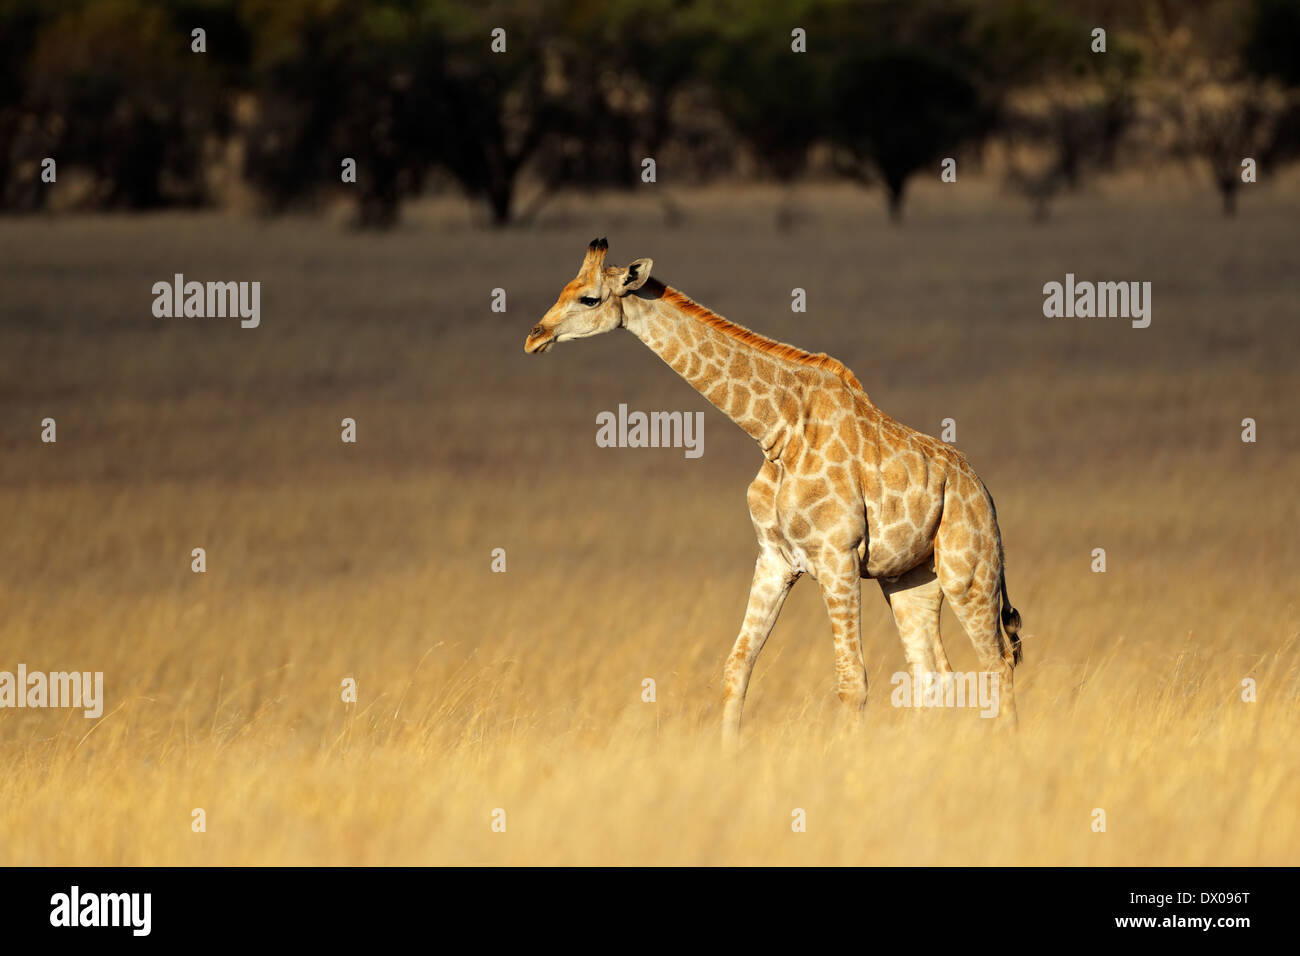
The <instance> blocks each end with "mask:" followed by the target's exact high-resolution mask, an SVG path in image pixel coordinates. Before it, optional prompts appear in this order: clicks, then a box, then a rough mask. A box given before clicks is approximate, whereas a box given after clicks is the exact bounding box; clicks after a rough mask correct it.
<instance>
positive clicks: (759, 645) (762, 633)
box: [722, 548, 799, 747]
mask: <svg viewBox="0 0 1300 956" xmlns="http://www.w3.org/2000/svg"><path fill="white" fill-rule="evenodd" d="M798 577H799V572H798V571H797V570H795V569H794V568H793V567H791V565H790V562H788V561H787V560H786V559H785V558H784V557H782V556H781V554H780V553H779V552H777V551H775V550H772V549H767V548H765V549H764V550H763V551H762V552H761V553H760V554H759V556H758V561H757V562H756V563H755V565H754V582H753V584H751V585H750V587H749V607H748V608H747V609H746V610H745V623H744V624H742V625H741V628H740V634H739V635H738V636H737V637H736V643H735V644H734V645H733V646H732V648H731V654H730V655H729V656H728V657H727V664H726V668H725V671H724V675H723V680H722V687H723V692H722V693H723V712H722V739H723V742H724V743H725V744H727V745H728V746H730V747H734V746H735V745H736V744H737V743H738V742H739V740H740V715H741V712H742V711H743V710H744V707H745V692H746V691H747V690H748V689H749V676H750V674H751V673H752V672H753V670H754V662H755V661H756V660H758V654H759V651H761V650H762V649H763V645H764V644H765V643H766V642H767V638H768V635H769V634H771V633H772V627H773V625H775V624H776V619H777V616H778V615H779V614H780V613H781V607H782V605H784V604H785V599H786V595H788V594H789V593H790V588H791V587H793V586H794V582H795V580H796V579H797V578H798Z"/></svg>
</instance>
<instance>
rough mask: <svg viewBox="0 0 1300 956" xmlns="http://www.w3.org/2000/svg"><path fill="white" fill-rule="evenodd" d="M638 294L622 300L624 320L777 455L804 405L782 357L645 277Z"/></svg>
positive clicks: (797, 378)
mask: <svg viewBox="0 0 1300 956" xmlns="http://www.w3.org/2000/svg"><path fill="white" fill-rule="evenodd" d="M642 291H643V294H642V295H629V296H627V297H626V298H625V299H624V300H623V322H624V325H625V326H626V327H627V329H628V331H629V332H631V333H632V334H633V335H635V336H636V337H637V338H639V339H640V340H641V341H642V342H644V343H645V344H646V345H647V346H648V347H649V348H650V349H651V350H652V351H653V352H654V353H655V354H656V355H658V356H659V357H660V358H661V359H663V360H664V361H665V362H666V363H667V364H668V365H669V367H671V368H672V369H673V371H675V372H676V373H677V374H678V375H680V376H681V377H682V378H684V379H686V381H687V382H689V383H690V384H691V386H692V387H694V388H695V390H696V391H697V392H699V393H700V394H701V395H703V396H704V397H705V398H706V399H708V400H709V402H711V403H712V404H713V405H714V406H715V407H717V408H718V409H719V410H720V411H721V412H722V413H723V414H724V415H726V416H727V417H728V418H730V419H731V420H732V421H733V422H735V423H736V424H737V425H739V426H740V427H741V428H743V429H744V430H745V432H746V433H748V434H749V436H750V437H751V438H753V439H754V440H755V441H756V442H758V444H759V446H760V447H761V448H762V449H763V454H764V455H765V456H767V457H768V458H773V459H774V458H776V457H777V456H778V455H779V454H780V450H781V449H782V448H783V447H784V446H785V443H786V439H787V437H788V435H789V432H790V429H791V428H792V427H793V426H794V425H795V424H796V423H797V422H798V420H799V412H800V408H801V407H802V404H803V393H804V390H803V382H802V380H801V377H800V376H799V375H797V374H796V373H795V371H794V370H792V369H791V368H790V367H788V363H787V362H786V361H785V360H783V359H782V358H780V357H778V356H775V355H771V354H767V353H765V352H764V351H762V350H761V349H759V348H757V347H755V346H754V345H751V344H750V343H748V342H746V341H744V340H743V339H742V338H740V337H738V336H737V335H735V334H729V333H728V332H727V331H726V330H725V328H720V327H719V326H718V325H717V324H711V323H710V322H708V321H702V320H701V318H700V317H699V316H700V314H701V313H702V314H704V315H707V316H711V317H712V318H713V319H714V320H715V322H717V323H721V325H722V326H726V327H731V328H734V329H739V331H740V332H742V333H745V334H748V335H749V336H751V337H753V338H759V337H757V336H754V333H750V332H748V331H747V330H744V329H740V327H739V326H732V325H731V323H727V322H726V320H723V319H721V318H720V317H718V316H714V315H713V313H710V312H708V310H707V309H704V308H703V307H702V306H699V305H697V304H696V303H694V302H691V301H690V300H689V299H686V298H685V297H684V296H682V295H681V294H680V293H678V292H677V291H676V290H674V289H672V288H670V287H667V286H664V285H663V284H662V283H658V282H656V281H655V280H653V279H651V280H650V282H648V283H647V284H646V288H645V289H643V290H642Z"/></svg>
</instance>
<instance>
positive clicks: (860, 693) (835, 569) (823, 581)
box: [817, 551, 867, 719]
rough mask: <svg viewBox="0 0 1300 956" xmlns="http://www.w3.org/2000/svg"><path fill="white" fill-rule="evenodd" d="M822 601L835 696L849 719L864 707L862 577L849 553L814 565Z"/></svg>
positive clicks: (852, 554)
mask: <svg viewBox="0 0 1300 956" xmlns="http://www.w3.org/2000/svg"><path fill="white" fill-rule="evenodd" d="M818 563H819V565H820V567H819V569H818V570H819V577H818V581H817V583H818V584H820V585H821V589H822V599H823V600H824V601H825V602H826V613H827V615H829V616H830V619H831V636H832V638H833V639H834V641H835V684H836V693H837V694H838V696H839V698H840V702H841V704H843V706H844V711H845V713H846V714H847V715H848V716H849V717H850V718H854V719H856V718H859V717H860V716H861V714H862V711H863V709H864V708H865V707H866V705H867V670H866V667H864V666H863V662H862V576H861V565H860V564H859V563H858V557H857V554H856V553H854V552H852V551H849V552H846V553H844V554H842V555H834V556H831V557H830V558H829V559H828V560H822V561H820V562H818Z"/></svg>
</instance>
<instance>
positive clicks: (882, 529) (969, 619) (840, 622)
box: [524, 238, 1021, 745]
mask: <svg viewBox="0 0 1300 956" xmlns="http://www.w3.org/2000/svg"><path fill="white" fill-rule="evenodd" d="M608 249H609V243H608V242H607V241H606V240H605V239H603V238H602V239H594V240H592V242H591V244H590V245H589V246H588V247H587V253H586V257H585V259H584V260H583V264H582V268H581V269H580V270H579V272H578V275H577V276H576V277H575V278H574V279H573V280H572V281H571V282H569V283H568V284H567V285H566V286H565V287H564V289H563V290H562V291H561V292H560V296H559V299H558V300H557V301H556V303H555V305H553V306H552V307H551V308H550V309H549V310H548V311H547V312H546V314H545V315H544V316H543V317H542V319H541V321H540V322H538V323H537V324H536V325H535V326H533V328H532V329H531V330H530V331H529V333H528V336H527V338H526V339H525V340H524V351H525V352H526V353H529V354H540V353H543V352H547V351H549V350H550V349H551V348H552V347H553V346H555V345H556V344H558V343H560V342H567V341H570V340H572V339H580V338H587V337H589V336H592V335H600V334H602V333H604V332H610V331H613V330H614V329H619V328H624V329H627V330H628V331H629V332H631V333H632V334H633V335H635V336H636V337H637V338H638V339H640V340H641V341H642V342H643V343H645V344H646V345H647V346H649V348H650V349H651V350H652V351H654V352H655V354H657V355H658V356H659V357H660V358H661V359H663V361H664V362H666V363H667V364H668V365H669V367H671V368H672V369H673V370H674V371H675V372H677V374H678V375H680V376H681V377H682V378H684V379H685V380H686V381H687V382H688V383H690V384H691V385H692V386H693V387H694V388H695V389H696V390H697V391H699V392H700V394H702V395H703V396H704V397H705V398H706V399H708V400H709V402H711V403H712V404H713V405H714V406H716V407H717V408H718V409H719V410H721V411H722V412H723V414H725V415H726V416H727V417H728V418H730V419H731V420H732V421H734V422H735V423H736V424H737V425H739V426H740V427H741V428H742V429H744V430H745V431H746V432H747V433H748V434H749V435H750V437H752V438H753V439H754V440H755V441H756V442H757V443H758V446H759V448H760V449H761V450H762V452H763V464H762V466H761V467H760V468H759V471H758V475H757V477H755V479H754V481H753V482H752V483H751V484H750V486H749V493H748V503H749V512H750V516H751V518H752V519H753V524H754V532H755V534H756V536H757V538H758V548H759V551H758V558H757V560H756V562H755V566H754V579H753V584H752V585H751V587H750V592H749V605H748V607H747V609H746V611H745V618H744V623H743V624H742V626H741V629H740V633H739V635H738V636H737V638H736V641H735V644H734V645H733V647H732V649H731V653H730V655H729V656H728V657H727V660H726V664H725V668H724V677H723V739H724V741H725V742H726V743H728V744H731V745H735V744H736V743H737V741H738V738H739V733H740V718H741V711H742V709H743V707H744V701H745V693H746V690H747V688H748V686H749V679H750V674H751V673H752V672H753V668H754V662H755V661H756V660H757V659H758V655H759V653H760V652H761V651H762V649H763V644H764V643H765V642H766V641H767V638H768V635H769V634H771V632H772V628H773V626H774V625H775V623H776V619H777V616H778V615H779V614H780V613H781V607H782V605H783V604H784V603H785V599H786V596H787V595H788V594H789V593H790V589H791V588H792V587H793V586H794V583H795V581H797V580H798V579H799V577H800V576H802V575H803V574H807V575H808V576H809V577H811V578H812V579H813V580H814V581H816V582H817V584H818V585H819V586H820V588H821V592H822V598H823V600H824V602H825V605H826V611H827V615H828V616H829V618H830V622H831V634H832V638H833V643H834V652H835V653H834V659H835V678H836V690H837V694H838V697H839V699H840V701H841V702H842V703H843V710H842V712H843V713H845V714H847V715H848V716H849V717H850V718H851V720H850V722H851V723H856V722H857V719H858V718H859V717H860V715H861V713H862V711H863V708H864V707H865V705H866V699H867V675H866V668H865V666H864V663H863V653H862V641H861V609H860V605H861V581H862V579H863V578H872V579H875V580H876V581H877V582H878V584H879V586H880V588H881V591H882V593H883V595H884V597H885V600H886V601H887V602H888V604H889V607H890V609H891V611H892V612H893V617H894V622H895V624H896V626H897V628H898V632H899V636H900V637H901V639H902V643H903V650H904V654H905V656H906V658H907V661H908V664H909V666H910V668H911V671H912V677H913V679H914V680H917V679H924V678H926V677H927V676H928V675H935V674H948V673H951V672H952V667H951V665H950V664H949V662H948V657H947V655H946V654H945V653H944V649H943V643H942V641H941V638H940V635H939V614H940V609H941V607H942V604H943V600H944V599H945V598H947V600H948V601H949V603H950V604H951V605H952V608H953V611H954V612H955V614H956V616H957V619H958V621H959V622H960V623H961V625H962V628H963V630H965V632H966V634H967V636H968V637H969V638H970V640H971V643H972V644H973V645H974V647H975V651H976V654H977V656H978V658H979V661H980V665H981V667H982V668H983V669H984V670H985V671H988V672H990V673H992V674H993V675H995V676H996V678H997V680H998V690H999V693H998V716H999V717H1002V718H1004V719H1005V721H1006V723H1008V724H1010V725H1011V726H1014V725H1015V723H1016V709H1015V699H1014V695H1013V684H1012V670H1013V668H1014V667H1015V665H1016V664H1018V663H1019V662H1020V660H1021V646H1020V636H1019V631H1020V626H1021V622H1020V613H1019V612H1018V611H1017V610H1016V609H1015V608H1014V607H1012V605H1011V599H1010V597H1009V596H1008V594H1007V582H1006V573H1005V570H1004V562H1003V554H1002V536H1001V532H1000V530H999V528H998V521H997V512H996V511H995V509H994V506H993V498H992V496H991V495H990V494H989V492H988V490H987V489H986V488H985V487H984V483H983V482H982V481H981V480H980V478H979V476H978V475H976V473H975V470H974V469H973V468H972V467H971V466H970V464H969V463H968V462H967V461H966V458H965V456H964V455H963V454H962V453H961V452H959V451H958V450H957V449H955V448H953V447H952V446H951V445H949V444H948V443H946V442H942V441H939V440H938V439H936V438H932V437H930V436H929V435H925V434H922V433H921V432H918V431H915V430H913V429H911V428H908V427H907V426H906V425H903V424H901V423H899V422H897V421H895V420H894V419H893V418H891V417H889V416H888V415H886V414H885V413H884V412H882V411H881V410H880V409H879V408H877V407H876V405H875V404H874V403H873V402H872V401H871V400H870V399H869V398H868V397H867V393H866V391H865V390H864V389H863V387H862V384H861V383H860V382H859V381H858V380H857V378H856V377H855V376H854V375H853V373H852V372H851V371H849V369H848V368H846V367H845V366H844V365H843V364H842V363H840V362H839V361H837V360H836V359H833V358H831V357H830V356H828V355H825V354H822V353H816V354H814V353H809V352H805V351H803V350H802V349H799V348H796V347H794V346H792V345H785V344H782V343H780V342H777V341H774V340H773V339H769V338H767V337H766V336H763V335H760V334H758V333H756V332H752V331H750V330H749V329H746V328H744V327H743V326H740V325H737V324H735V323H733V322H730V321H728V320H727V319H724V318H723V317H722V316H720V315H717V314H715V313H713V312H711V311H709V310H708V309H706V308H705V307H704V306H702V305H699V304H698V303H696V302H693V301H692V300H691V299H689V298H687V297H686V296H685V295H683V294H682V293H681V292H679V291H678V290H676V289H674V288H672V287H670V286H667V285H665V284H664V283H662V282H660V281H658V280H657V279H654V278H652V277H651V275H650V269H651V266H652V265H653V262H652V260H650V259H635V260H633V261H632V262H631V263H629V264H628V265H626V266H607V265H606V264H605V258H606V254H607V252H608ZM999 625H1001V626H999ZM1004 632H1005V635H1006V641H1005V642H1004V641H1003V633H1004Z"/></svg>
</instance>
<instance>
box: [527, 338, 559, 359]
mask: <svg viewBox="0 0 1300 956" xmlns="http://www.w3.org/2000/svg"><path fill="white" fill-rule="evenodd" d="M553 345H555V339H554V338H544V339H534V338H533V337H532V336H531V335H530V336H529V337H528V338H526V339H525V340H524V351H525V352H526V353H527V354H529V355H541V354H542V353H543V352H545V351H548V350H549V349H550V348H551V347H552V346H553Z"/></svg>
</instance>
